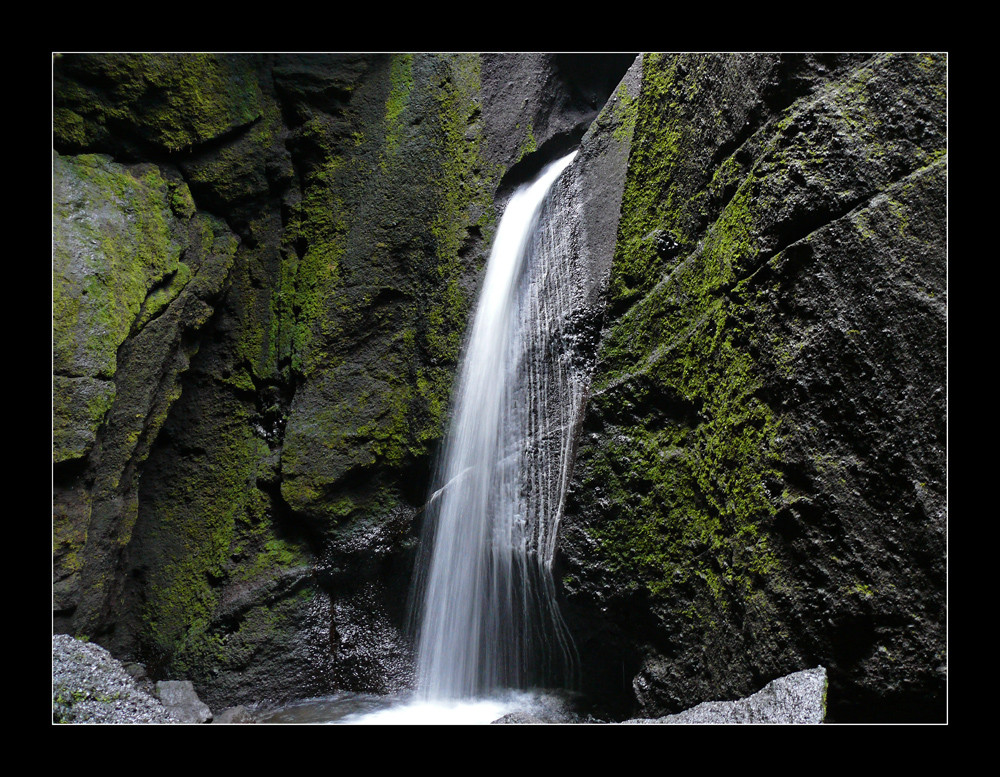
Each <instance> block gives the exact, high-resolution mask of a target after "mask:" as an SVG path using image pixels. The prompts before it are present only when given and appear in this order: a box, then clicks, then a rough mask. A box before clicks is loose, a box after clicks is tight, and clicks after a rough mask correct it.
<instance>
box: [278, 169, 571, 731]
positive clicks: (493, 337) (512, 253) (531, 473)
mask: <svg viewBox="0 0 1000 777" xmlns="http://www.w3.org/2000/svg"><path fill="white" fill-rule="evenodd" d="M575 156H576V154H575V152H574V153H573V154H570V155H568V156H566V157H563V158H562V159H560V160H558V161H556V162H553V163H552V164H550V165H549V166H547V167H546V168H545V169H544V170H542V172H541V173H540V174H539V176H538V177H537V179H536V180H535V181H534V182H532V183H530V184H527V185H525V186H522V187H521V188H520V189H518V190H517V191H516V192H515V193H514V194H513V195H512V196H511V198H510V201H509V202H508V204H507V207H506V210H505V211H504V214H503V217H502V219H501V221H500V224H499V227H498V229H497V234H496V237H495V239H494V243H493V247H492V251H491V254H490V258H489V263H488V265H487V269H486V276H485V278H484V281H483V287H482V291H481V292H480V297H479V302H478V305H477V308H476V312H475V316H474V319H473V322H472V330H471V335H470V338H469V341H468V344H467V346H466V350H465V353H464V355H463V360H462V366H461V372H460V375H459V381H458V384H457V389H456V395H455V404H454V413H453V417H452V424H451V428H450V430H449V432H448V436H447V439H446V441H445V443H444V448H443V450H442V456H441V459H440V460H439V462H438V470H437V473H436V475H435V483H434V486H433V488H432V491H431V496H430V498H429V500H428V507H427V519H426V523H425V530H424V531H425V533H424V538H423V545H424V547H425V548H426V551H425V555H424V557H423V558H424V562H425V563H423V564H421V563H418V570H417V574H416V576H415V583H414V601H415V602H416V603H417V605H418V606H417V609H416V612H415V613H414V615H415V617H416V618H417V624H418V640H417V655H416V659H417V689H416V693H415V694H413V695H405V696H397V697H392V698H390V697H378V696H373V695H370V694H341V695H339V696H337V697H330V698H328V699H315V700H305V701H303V702H301V703H297V704H293V705H289V706H288V707H287V708H285V709H283V710H280V711H278V712H277V713H276V714H275V715H274V716H273V717H272V718H271V719H270V720H268V721H267V722H299V723H320V722H322V723H361V724H459V723H464V724H476V723H489V722H491V721H493V720H496V719H498V718H500V717H501V716H502V715H505V714H506V713H509V712H523V713H526V714H528V715H532V714H535V712H534V711H536V710H539V709H543V708H545V707H546V705H551V704H552V699H553V698H554V697H553V696H552V695H551V694H547V693H546V692H545V691H543V690H541V689H543V688H546V687H548V688H554V689H558V688H566V687H568V686H569V685H570V684H571V674H572V672H573V670H574V647H573V644H572V641H571V640H570V638H569V635H568V633H567V631H566V629H565V626H564V625H563V622H562V618H561V616H560V614H559V610H558V607H557V604H556V592H555V585H554V582H553V579H552V572H551V565H552V560H553V554H554V553H555V540H556V530H557V527H558V521H559V516H560V513H561V510H562V503H563V496H564V491H565V486H566V481H567V479H568V472H569V469H568V467H569V463H570V456H571V441H572V434H573V429H574V428H575V425H576V419H577V413H578V409H579V407H580V403H581V398H582V395H583V386H584V375H583V373H582V371H581V370H580V369H579V368H578V367H577V366H574V364H573V362H572V360H571V359H570V358H569V356H568V350H567V347H566V346H567V342H568V337H567V333H566V332H564V331H563V327H564V325H565V323H566V321H567V316H568V315H569V314H570V312H571V310H572V302H573V299H574V292H573V291H572V290H573V289H574V288H575V283H576V281H577V280H578V278H576V277H575V276H574V261H575V255H574V253H573V248H572V244H573V218H572V214H570V213H566V212H565V203H563V204H562V205H556V204H552V203H550V202H548V199H547V198H548V197H549V193H550V190H552V187H553V185H554V184H555V182H556V181H557V179H558V178H559V176H560V174H561V173H562V172H563V171H564V170H565V169H566V168H567V167H568V166H569V165H570V163H571V162H572V161H573V158H574V157H575ZM549 206H551V207H549ZM528 689H530V690H528ZM557 693H558V692H557ZM556 703H558V702H556ZM550 708H551V706H550Z"/></svg>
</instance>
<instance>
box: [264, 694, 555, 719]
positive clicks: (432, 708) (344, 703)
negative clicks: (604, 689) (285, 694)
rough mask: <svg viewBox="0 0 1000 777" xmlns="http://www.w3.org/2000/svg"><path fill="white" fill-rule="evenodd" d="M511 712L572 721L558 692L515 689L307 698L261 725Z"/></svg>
mask: <svg viewBox="0 0 1000 777" xmlns="http://www.w3.org/2000/svg"><path fill="white" fill-rule="evenodd" d="M509 713H520V714H522V715H524V716H528V717H531V718H542V719H545V720H548V719H551V720H552V722H571V717H572V716H571V714H570V713H568V712H567V711H566V710H565V707H564V702H563V700H562V699H560V698H559V697H558V696H553V695H548V694H545V693H533V692H530V691H511V692H505V693H502V694H497V695H495V696H490V697H486V698H480V699H456V700H453V701H435V702H431V701H425V700H423V699H419V698H415V697H413V695H412V694H406V695H402V694H401V695H398V696H379V695H375V694H365V693H341V694H337V695H335V696H325V697H322V698H316V699H303V700H301V701H296V702H292V703H290V704H287V705H285V706H284V707H282V708H280V709H278V710H275V711H273V712H270V713H268V714H266V715H264V716H262V717H261V719H260V722H261V723H293V724H342V725H371V726H379V725H386V726H421V725H424V726H428V725H429V726H435V725H446V726H454V725H485V724H489V723H492V722H493V721H495V720H498V719H499V718H502V717H503V716H504V715H507V714H509Z"/></svg>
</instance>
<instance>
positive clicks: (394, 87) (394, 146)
mask: <svg viewBox="0 0 1000 777" xmlns="http://www.w3.org/2000/svg"><path fill="white" fill-rule="evenodd" d="M389 80H390V92H389V99H388V100H387V101H386V104H385V156H384V157H383V158H382V165H383V167H384V166H385V164H386V161H385V160H386V157H390V158H391V157H395V156H396V154H397V153H398V152H399V147H400V144H401V142H402V141H403V131H404V128H405V124H404V122H403V120H402V117H403V111H404V109H405V108H406V106H407V104H408V103H409V99H410V92H412V91H413V55H412V54H397V55H395V56H393V58H392V65H391V67H390V71H389Z"/></svg>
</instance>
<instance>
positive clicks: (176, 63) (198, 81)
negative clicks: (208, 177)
mask: <svg viewBox="0 0 1000 777" xmlns="http://www.w3.org/2000/svg"><path fill="white" fill-rule="evenodd" d="M256 67H257V60H256V58H255V57H254V56H252V55H241V54H205V53H190V54H160V53H143V54H79V55H67V56H65V57H64V58H62V60H60V62H59V63H57V65H56V69H57V74H56V75H57V79H56V88H55V94H54V102H55V110H54V113H55V118H56V122H55V126H54V130H55V137H56V139H57V141H58V142H59V143H63V144H66V145H68V146H70V147H74V148H79V147H83V146H85V145H87V144H89V143H92V142H94V141H95V140H99V139H101V138H102V137H103V136H104V135H106V131H105V130H104V128H105V127H107V126H108V125H109V124H112V123H114V124H119V125H121V124H124V125H126V126H129V127H131V128H132V129H133V131H135V132H138V133H139V134H140V135H141V136H142V137H143V138H144V139H146V140H147V141H149V142H152V143H154V144H156V145H157V146H159V147H160V148H162V149H164V150H167V151H178V150H180V149H184V148H187V147H189V146H192V145H194V144H196V143H201V142H204V141H206V140H209V139H211V138H215V137H218V136H219V135H221V134H223V133H224V132H226V131H228V130H230V129H232V128H234V127H238V126H242V125H245V124H249V123H250V122H252V121H253V120H254V119H256V118H257V117H258V116H260V113H261V91H260V86H259V84H258V83H257V77H256ZM76 74H82V76H83V77H82V78H81V79H80V80H81V81H84V82H87V83H100V84H101V86H100V87H92V86H82V85H81V84H80V83H77V82H75V81H73V80H71V79H73V77H74V76H75V75H76Z"/></svg>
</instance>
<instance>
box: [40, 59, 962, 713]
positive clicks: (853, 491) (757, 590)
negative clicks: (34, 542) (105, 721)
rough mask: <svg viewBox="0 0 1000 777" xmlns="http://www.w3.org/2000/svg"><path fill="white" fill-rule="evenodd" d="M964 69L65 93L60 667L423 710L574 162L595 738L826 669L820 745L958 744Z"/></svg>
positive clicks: (354, 68) (513, 76)
mask: <svg viewBox="0 0 1000 777" xmlns="http://www.w3.org/2000/svg"><path fill="white" fill-rule="evenodd" d="M946 64H947V63H946V58H945V57H944V56H943V55H918V54H906V55H862V54H854V55H834V54H828V55H806V54H798V55H779V54H770V55H670V56H659V55H646V56H643V57H640V58H639V59H636V58H635V57H634V56H633V55H610V54H609V55H572V54H560V55H550V54H522V55H517V54H505V55H487V54H482V55H479V54H413V55H386V54H371V55H367V54H328V55H320V54H309V55H305V54H301V55H296V54H254V55H211V54H198V55H193V54H185V55H169V54H159V55H153V54H115V55H75V54H66V55H57V56H55V57H54V59H53V108H54V112H53V116H54V127H53V142H54V155H53V398H54V405H53V462H54V464H53V467H54V469H53V480H54V493H53V548H54V562H53V564H54V566H53V571H54V581H53V619H54V628H55V631H57V632H67V633H71V634H75V635H87V636H88V637H89V638H91V639H92V640H94V641H96V642H99V643H100V644H102V645H105V646H106V647H108V648H109V649H111V650H112V652H114V653H115V654H116V655H117V656H119V657H127V658H130V659H133V660H141V661H144V662H146V663H147V665H148V666H149V670H150V673H151V674H152V675H153V676H155V677H166V676H170V677H174V678H179V677H184V678H188V679H191V680H193V681H194V683H195V686H196V687H197V689H198V692H199V694H200V695H201V696H202V698H204V699H205V700H206V701H207V702H208V703H209V704H210V705H211V706H213V707H216V706H227V705H232V704H237V703H244V702H250V701H256V700H260V699H262V698H271V699H283V698H290V697H295V696H307V695H317V694H322V693H326V692H329V691H332V690H336V689H350V690H361V691H375V692H383V691H394V690H397V689H400V688H402V687H404V686H405V685H406V684H407V683H409V682H410V671H411V656H410V648H409V645H408V643H407V638H406V632H405V618H406V597H407V591H408V585H409V579H410V575H411V571H412V566H413V563H414V557H415V554H416V545H417V538H418V537H419V528H420V523H421V516H422V507H423V503H424V500H425V498H426V496H427V489H428V486H429V479H430V473H431V468H432V465H433V459H434V455H435V453H436V450H437V447H438V444H439V442H440V440H441V436H442V434H443V431H444V427H445V422H446V418H447V413H448V407H449V399H450V395H451V388H452V380H453V376H454V374H455V371H456V368H457V363H458V358H459V353H460V349H461V345H462V339H463V335H464V332H465V329H466V325H467V320H468V317H469V314H470V312H471V310H472V305H473V302H474V299H475V293H476V290H477V287H478V284H479V281H480V278H481V274H482V269H483V266H484V262H485V260H486V257H487V255H488V251H489V245H490V240H491V237H492V234H493V230H494V229H495V226H496V221H497V214H498V213H499V212H500V211H501V210H502V208H503V206H504V203H505V201H506V198H507V196H508V195H509V193H510V192H511V191H512V189H513V187H514V186H516V185H517V184H518V183H519V182H521V181H523V180H526V179H527V178H529V177H530V176H531V175H533V173H534V172H535V171H537V170H538V169H539V168H540V167H541V165H542V164H543V163H544V162H545V161H547V160H549V159H551V158H553V157H554V156H556V155H559V154H561V153H562V152H563V151H565V150H566V149H568V148H570V147H573V146H579V148H580V156H579V158H578V160H577V163H576V164H575V165H574V173H573V176H572V178H571V182H570V183H569V184H568V187H569V189H570V190H571V192H572V194H573V196H574V197H575V198H576V199H575V202H576V203H577V204H578V212H579V214H580V224H579V244H578V246H577V250H578V252H579V255H578V256H577V257H575V261H576V263H577V264H578V265H581V266H585V267H587V268H589V269H588V277H587V278H586V279H583V280H582V281H581V287H582V288H583V289H584V290H585V292H584V298H583V299H581V308H580V314H579V320H578V327H577V330H576V331H575V332H574V333H573V335H574V337H575V338H576V339H575V341H574V342H575V348H576V353H577V355H578V356H579V358H584V359H587V360H589V361H592V363H593V370H594V375H593V382H592V387H591V392H590V395H589V397H588V398H587V402H586V406H585V408H583V413H582V416H583V427H582V429H581V430H580V433H579V439H578V445H577V455H576V467H575V471H574V475H573V482H572V486H571V491H570V495H569V499H568V502H567V505H566V515H565V518H564V520H563V523H562V526H561V529H560V548H559V554H558V557H557V567H558V569H557V575H558V580H557V582H558V584H559V585H560V588H561V591H562V593H563V596H564V602H563V607H564V612H565V615H566V617H567V621H568V623H569V625H570V627H571V629H572V630H573V633H574V636H575V638H576V641H577V648H578V650H579V653H580V658H581V669H582V671H581V677H582V685H583V690H584V692H585V694H586V697H587V699H588V700H589V701H590V703H592V704H593V706H594V707H595V709H597V710H599V711H600V712H602V713H603V714H611V713H614V714H620V715H622V716H623V717H624V716H629V715H631V716H644V717H654V716H659V715H663V714H667V713H672V712H677V711H680V710H681V709H684V708H686V707H691V706H693V705H695V704H697V703H699V702H701V701H705V700H707V699H720V698H737V697H739V696H745V695H747V694H748V693H750V692H752V691H753V690H756V689H757V688H759V687H761V686H762V685H764V684H765V683H766V682H768V681H769V680H772V679H774V678H776V677H778V676H781V675H785V674H788V673H790V672H793V671H796V670H800V669H807V668H811V667H814V666H816V665H818V664H821V665H823V666H825V667H826V668H827V670H828V676H829V682H830V693H829V719H833V720H897V721H904V720H942V719H943V718H944V699H945V669H944V667H945V663H946V656H945V637H946V635H945V613H944V604H945V586H946V577H945V574H946V573H945V562H946V547H945V540H946V534H945V530H946V491H945V473H946V459H945V432H946V426H945V419H946V393H945V385H946V375H945V345H946V343H945V332H946V256H947V249H946V240H945V230H946V221H945V218H946V207H945V195H946V184H947V168H946V165H947V157H946V139H947V138H946V124H945V120H946V97H947V94H946ZM626 71H628V73H627V75H626Z"/></svg>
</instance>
